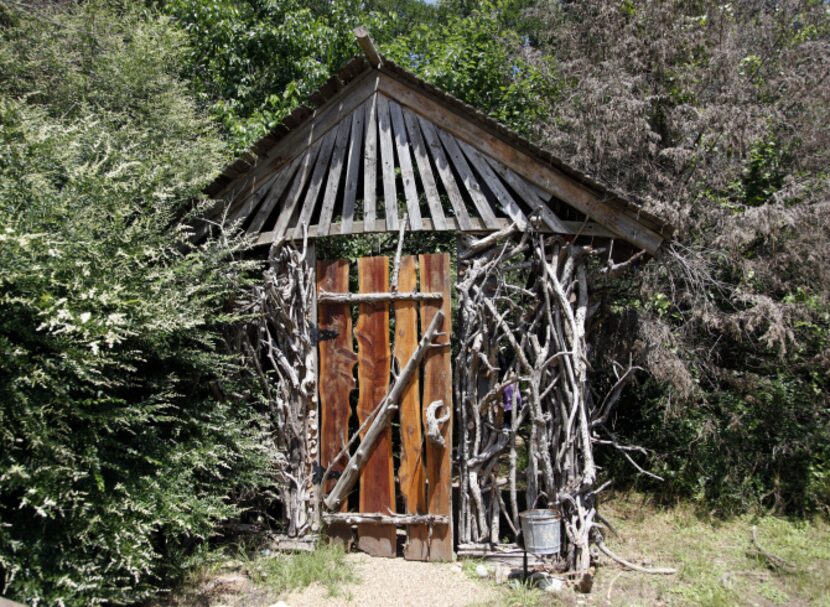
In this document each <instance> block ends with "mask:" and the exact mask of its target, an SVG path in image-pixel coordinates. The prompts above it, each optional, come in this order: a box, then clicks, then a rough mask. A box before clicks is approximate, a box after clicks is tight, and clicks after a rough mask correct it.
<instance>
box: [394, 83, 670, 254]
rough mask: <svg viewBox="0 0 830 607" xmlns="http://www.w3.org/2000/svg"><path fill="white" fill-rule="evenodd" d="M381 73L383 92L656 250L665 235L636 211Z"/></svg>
mask: <svg viewBox="0 0 830 607" xmlns="http://www.w3.org/2000/svg"><path fill="white" fill-rule="evenodd" d="M380 76H381V77H380V80H379V82H378V90H379V91H381V92H382V93H384V94H386V95H389V96H390V97H392V98H394V99H395V100H396V101H397V102H398V103H400V104H402V105H405V106H407V107H410V108H412V109H413V111H415V112H416V113H417V114H419V116H420V117H422V118H426V119H427V120H431V121H433V122H434V123H435V124H437V125H440V126H441V128H443V129H445V130H447V131H448V132H450V133H452V134H453V135H455V136H456V137H458V138H459V139H463V140H464V141H467V142H468V143H471V144H473V145H475V146H476V148H477V149H479V150H480V151H481V152H482V153H484V154H486V155H488V156H490V157H491V158H495V159H496V160H498V161H499V162H502V163H503V164H504V165H506V166H508V167H510V168H511V169H512V170H514V171H516V172H517V173H518V174H519V175H521V176H523V177H524V178H525V179H527V180H528V181H530V182H531V183H534V184H535V185H537V186H539V187H541V188H542V189H543V190H545V191H546V192H548V193H549V194H551V195H553V196H556V197H557V198H559V199H560V200H562V201H563V202H565V203H567V204H569V205H571V206H573V207H574V208H576V209H577V210H578V211H581V212H582V213H585V214H586V215H588V216H589V217H591V218H592V219H594V220H595V221H598V222H599V223H600V224H601V225H603V226H605V227H606V228H608V229H610V230H612V231H613V232H615V233H616V234H617V235H618V236H621V237H623V238H624V239H625V240H627V241H629V242H631V243H632V244H635V245H637V246H639V247H641V248H643V249H645V250H647V251H648V252H649V253H652V254H654V253H656V252H657V249H658V248H659V247H660V244H661V243H662V242H663V237H662V236H661V235H660V234H658V233H657V232H656V231H655V230H653V229H651V228H650V227H648V226H647V225H645V223H644V222H642V221H639V220H638V219H637V218H635V217H634V216H633V215H634V214H635V213H634V212H633V211H632V212H626V211H625V210H623V209H621V208H616V207H615V206H614V205H611V204H608V203H607V202H605V201H603V200H602V195H601V194H599V193H598V192H595V191H593V190H592V189H591V188H589V187H588V186H586V185H584V184H582V183H579V182H578V181H576V180H575V179H574V178H573V177H571V176H569V175H566V174H565V173H563V172H562V171H561V170H559V169H557V168H555V167H553V166H551V165H550V164H548V163H545V162H543V161H541V160H539V159H538V158H535V157H534V156H531V155H530V154H528V153H527V152H525V151H523V150H521V149H519V148H517V147H515V146H513V145H511V144H510V143H508V142H506V141H504V140H503V139H502V138H501V137H499V136H498V135H496V134H495V133H493V132H491V131H489V130H487V129H485V128H483V127H482V126H479V125H478V124H476V123H475V122H473V121H470V120H468V119H466V118H464V117H462V116H461V115H459V114H457V113H456V112H455V111H453V110H452V109H450V108H448V107H446V106H445V105H444V104H442V103H440V102H439V101H437V100H436V99H434V98H432V97H431V96H429V95H427V94H425V93H423V92H422V91H419V90H416V89H415V88H413V87H412V86H411V85H409V84H405V83H403V82H401V81H400V80H398V79H397V78H395V77H394V76H392V75H390V74H388V73H382V74H381V75H380Z"/></svg>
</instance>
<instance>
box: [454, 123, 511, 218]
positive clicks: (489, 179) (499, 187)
mask: <svg viewBox="0 0 830 607" xmlns="http://www.w3.org/2000/svg"><path fill="white" fill-rule="evenodd" d="M456 141H457V142H458V145H459V146H460V147H461V151H462V152H464V154H465V156H467V159H468V160H469V161H470V162H471V163H472V165H473V166H474V167H475V169H476V171H478V174H479V175H481V178H482V179H483V180H484V183H486V184H487V187H488V188H490V191H491V192H493V194H494V195H495V197H496V199H497V200H498V202H499V205H500V206H501V208H502V210H503V211H504V213H505V214H506V215H507V216H508V217H510V219H512V220H513V221H515V222H516V225H517V226H518V227H519V228H520V229H522V230H523V229H525V228H526V227H527V217H525V214H524V213H523V212H522V209H521V208H519V205H518V203H517V202H516V201H515V200H513V196H512V195H511V194H510V192H508V191H507V188H505V187H504V184H503V183H502V182H501V180H500V179H499V177H498V175H496V173H495V172H494V171H493V169H492V168H491V167H490V165H489V164H488V163H487V160H486V158H485V157H484V156H483V155H482V154H481V153H480V152H479V151H478V150H476V149H475V148H474V147H473V146H471V145H470V144H469V143H466V142H465V141H462V140H460V139H457V140H456Z"/></svg>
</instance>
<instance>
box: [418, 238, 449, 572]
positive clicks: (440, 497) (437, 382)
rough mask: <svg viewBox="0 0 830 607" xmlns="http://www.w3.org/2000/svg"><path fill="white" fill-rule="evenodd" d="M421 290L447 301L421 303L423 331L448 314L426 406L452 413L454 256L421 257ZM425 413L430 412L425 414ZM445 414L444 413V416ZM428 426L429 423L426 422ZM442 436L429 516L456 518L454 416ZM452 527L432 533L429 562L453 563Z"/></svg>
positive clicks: (428, 377) (430, 451)
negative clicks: (441, 403)
mask: <svg viewBox="0 0 830 607" xmlns="http://www.w3.org/2000/svg"><path fill="white" fill-rule="evenodd" d="M419 265H420V270H421V290H422V291H428V292H440V293H444V300H443V302H442V303H441V304H440V306H439V305H436V304H434V303H430V302H423V303H421V328H422V329H424V328H425V327H427V326H429V323H430V321H431V320H432V318H433V316H435V313H436V312H437V311H438V310H441V311H443V313H444V322H443V326H442V328H441V330H442V332H443V335H440V336H439V337H437V338H436V339H435V340H434V343H444V344H447V347H445V348H437V349H435V350H432V351H431V352H429V353H428V354H427V356H426V359H425V360H424V393H423V401H422V402H424V403H431V402H433V401H436V400H443V401H444V403H445V406H447V407H450V409H452V360H451V353H450V348H449V343H450V334H451V332H452V316H451V314H452V304H451V290H450V277H451V270H450V256H449V255H448V254H447V253H437V254H431V255H421V256H420V257H419ZM424 413H426V411H425V410H424ZM440 413H443V412H440ZM424 423H426V420H424ZM441 436H442V437H443V438H444V442H445V444H446V447H440V446H437V445H435V444H433V443H432V442H430V441H426V477H427V483H428V494H427V511H428V512H429V514H443V515H446V516H451V514H452V503H451V499H452V491H451V486H450V485H451V480H452V468H451V457H452V416H450V419H449V421H448V422H447V423H445V424H444V425H443V426H442V427H441ZM452 544H453V540H452V525H451V524H450V525H436V526H435V527H433V529H432V537H431V539H430V542H429V560H431V561H449V560H452V556H453V555H452V548H453V545H452Z"/></svg>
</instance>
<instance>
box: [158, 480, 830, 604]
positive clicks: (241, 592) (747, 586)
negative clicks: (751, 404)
mask: <svg viewBox="0 0 830 607" xmlns="http://www.w3.org/2000/svg"><path fill="white" fill-rule="evenodd" d="M601 508H602V513H603V514H604V515H605V517H606V518H608V519H609V520H610V521H611V522H612V523H613V524H614V526H615V528H616V529H617V531H618V533H619V536H618V537H614V536H613V535H611V534H607V535H609V537H607V538H606V541H607V543H608V545H609V547H611V549H612V550H614V551H615V552H617V553H618V554H619V555H620V556H623V557H625V558H627V559H629V560H630V561H632V562H634V563H637V564H641V565H645V566H668V567H675V568H677V570H678V573H677V574H676V575H672V576H663V575H659V576H658V575H646V574H642V573H637V572H632V571H627V570H624V569H622V568H621V567H620V566H618V565H617V564H616V563H614V562H612V561H610V560H609V559H608V558H606V557H604V556H602V557H601V558H600V561H599V566H598V567H597V573H596V579H595V582H594V588H593V591H592V593H591V594H588V595H582V594H576V593H574V592H572V591H570V590H565V591H563V592H561V593H559V594H546V593H543V592H541V591H539V590H536V589H531V588H528V587H526V586H523V585H520V584H515V583H510V584H506V585H504V586H501V587H500V590H499V598H498V600H496V601H495V602H493V601H490V602H489V603H479V604H480V605H485V604H486V605H489V606H491V607H546V606H558V605H567V606H569V607H576V606H582V605H585V606H588V605H601V606H604V607H635V606H643V607H645V606H649V607H651V606H661V605H665V606H672V607H674V606H687V605H688V606H692V605H700V606H707V607H721V606H724V607H725V606H733V605H734V606H761V607H768V606H775V605H788V606H789V605H793V606H796V607H799V606H805V607H806V606H816V607H830V524H828V522H827V521H824V520H821V519H817V520H807V521H805V520H788V519H782V518H778V517H772V516H750V515H746V516H741V517H735V518H732V519H729V520H719V519H711V518H707V517H701V516H699V515H698V514H696V513H695V511H694V510H693V509H692V508H691V507H689V506H678V507H674V508H656V507H654V506H652V505H651V504H649V502H648V501H647V500H646V499H645V498H644V497H642V496H638V495H628V496H618V497H616V498H615V499H613V500H610V501H609V502H607V503H604V504H602V505H601ZM753 527H755V528H756V529H757V539H758V544H759V545H760V546H761V547H762V548H763V549H764V550H765V551H766V552H768V553H771V554H774V555H776V556H778V557H780V558H781V559H783V561H784V563H783V564H779V566H775V563H770V561H769V559H767V558H766V557H764V556H762V555H760V554H759V553H758V551H757V550H756V549H755V548H754V547H753V544H752V539H751V538H752V528H753ZM245 554H248V556H245ZM251 554H253V555H254V556H251ZM351 558H352V557H348V556H347V555H345V554H344V553H343V551H342V550H341V549H339V548H337V547H336V546H323V547H321V548H320V549H318V550H317V551H315V552H313V553H303V554H297V555H291V556H287V555H267V554H266V555H263V554H261V553H260V552H254V553H241V554H240V555H234V556H233V557H232V558H229V557H228V555H227V554H226V555H223V556H222V557H221V558H220V559H218V560H217V564H215V565H213V566H212V567H209V568H206V569H205V570H203V571H202V572H201V573H200V574H199V575H198V576H196V577H195V578H194V579H193V580H191V582H190V584H188V585H186V586H185V588H183V589H182V591H181V592H179V593H178V594H177V595H176V597H174V598H172V599H171V600H169V601H168V602H166V603H164V604H163V605H165V606H170V607H172V606H176V607H196V606H203V605H204V606H207V605H211V606H213V605H218V604H222V605H226V606H228V607H254V606H263V605H270V604H272V602H274V601H275V600H276V599H277V598H278V597H279V596H283V595H285V593H286V592H288V591H290V590H294V589H298V588H304V587H306V586H309V585H312V584H315V583H317V584H320V585H322V586H323V587H324V588H326V589H328V590H329V591H330V592H334V593H339V594H340V596H341V597H342V596H343V594H345V595H346V596H347V597H348V596H349V595H350V592H351V590H353V589H355V588H358V587H359V586H357V585H358V584H360V583H361V580H359V579H357V576H356V575H355V571H354V567H353V565H352V563H351V562H350V559H351ZM476 564H477V563H475V562H472V561H465V562H464V563H463V564H462V565H463V570H464V571H465V572H466V573H467V574H468V575H469V576H470V577H473V578H475V579H478V578H477V576H476V575H475V566H476ZM445 566H446V565H445ZM459 575H461V574H459ZM234 576H237V577H236V578H235V577H234ZM462 578H463V575H462ZM235 580H236V581H235ZM236 583H241V584H242V586H244V587H242V588H237V589H231V588H230V586H233V585H234V584H236ZM450 583H452V582H450ZM480 583H481V584H491V583H492V582H488V581H486V580H485V581H481V582H480ZM350 589H351V590H350ZM228 590H232V591H231V592H228ZM473 594H475V593H473ZM324 602H325V601H324ZM470 603H471V604H476V600H475V596H473V595H471V597H470ZM159 605H162V604H159Z"/></svg>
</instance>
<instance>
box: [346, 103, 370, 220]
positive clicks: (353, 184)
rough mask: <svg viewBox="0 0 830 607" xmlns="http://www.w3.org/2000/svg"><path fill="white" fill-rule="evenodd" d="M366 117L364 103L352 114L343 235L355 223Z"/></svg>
mask: <svg viewBox="0 0 830 607" xmlns="http://www.w3.org/2000/svg"><path fill="white" fill-rule="evenodd" d="M365 116H366V104H365V103H364V104H363V105H361V106H360V107H359V108H357V109H356V110H355V111H354V112H352V124H351V140H350V141H351V143H350V145H349V154H348V157H347V160H346V188H345V191H344V193H343V214H342V220H341V233H343V234H349V233H350V232H351V230H352V222H353V221H354V211H355V199H356V198H357V181H358V179H359V177H360V165H361V161H362V159H363V154H362V151H363V119H364V117H365Z"/></svg>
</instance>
